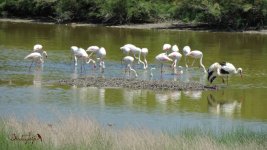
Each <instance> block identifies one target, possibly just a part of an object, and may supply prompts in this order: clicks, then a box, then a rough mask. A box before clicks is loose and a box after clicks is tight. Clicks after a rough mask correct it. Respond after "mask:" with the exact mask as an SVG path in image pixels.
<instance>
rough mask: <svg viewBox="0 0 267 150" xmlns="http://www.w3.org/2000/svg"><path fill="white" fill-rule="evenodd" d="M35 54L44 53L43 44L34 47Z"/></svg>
mask: <svg viewBox="0 0 267 150" xmlns="http://www.w3.org/2000/svg"><path fill="white" fill-rule="evenodd" d="M33 52H38V53H42V52H43V45H41V44H35V45H34V46H33Z"/></svg>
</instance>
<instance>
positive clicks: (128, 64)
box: [122, 56, 138, 77]
mask: <svg viewBox="0 0 267 150" xmlns="http://www.w3.org/2000/svg"><path fill="white" fill-rule="evenodd" d="M122 62H123V63H124V64H126V65H125V73H126V72H127V69H128V71H129V75H130V72H131V71H133V72H134V73H135V77H137V76H138V75H137V73H136V71H135V70H134V69H133V68H132V63H133V62H134V58H133V57H132V56H125V57H124V58H123V59H122Z"/></svg>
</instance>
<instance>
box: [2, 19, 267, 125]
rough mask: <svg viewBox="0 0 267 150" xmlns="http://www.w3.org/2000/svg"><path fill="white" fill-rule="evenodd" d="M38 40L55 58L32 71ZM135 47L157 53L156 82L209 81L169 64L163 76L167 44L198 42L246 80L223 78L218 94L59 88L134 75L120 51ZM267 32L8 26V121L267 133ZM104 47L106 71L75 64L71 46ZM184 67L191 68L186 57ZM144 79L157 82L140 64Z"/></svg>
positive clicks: (211, 58)
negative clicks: (87, 121)
mask: <svg viewBox="0 0 267 150" xmlns="http://www.w3.org/2000/svg"><path fill="white" fill-rule="evenodd" d="M36 43H41V44H42V45H43V46H44V49H45V50H46V51H47V53H48V59H47V60H45V63H44V65H43V66H37V67H36V68H34V67H33V68H32V69H31V71H28V67H29V65H30V63H31V62H30V61H27V60H24V59H23V58H24V57H25V56H26V55H27V54H29V53H30V52H31V50H32V47H33V45H34V44H36ZM126 43H133V44H135V45H137V46H140V47H147V48H148V49H149V54H148V58H147V59H148V62H149V68H151V67H156V70H154V71H153V74H154V76H153V79H154V80H173V81H174V82H179V81H185V82H189V81H197V82H201V83H203V84H207V81H206V76H205V75H204V74H203V73H202V71H201V69H199V68H198V66H197V65H195V67H193V68H189V69H188V70H186V69H183V71H184V74H182V75H179V76H177V75H172V74H171V70H170V68H169V67H165V72H164V75H163V76H162V77H161V76H160V71H159V70H158V69H159V64H157V63H156V62H155V61H154V57H155V56H156V55H157V54H158V53H160V52H161V51H162V50H161V49H162V45H163V44H164V43H170V44H178V46H179V49H180V50H182V47H183V46H185V45H190V46H191V48H192V49H199V50H201V51H202V52H203V53H204V60H203V64H204V65H205V66H206V68H207V67H208V66H209V65H211V64H212V63H213V62H215V61H224V60H226V61H229V62H231V63H233V64H234V65H235V66H236V67H242V68H243V71H244V76H243V79H241V78H240V77H239V76H235V77H231V78H230V80H229V85H228V86H227V85H224V84H222V83H221V80H220V79H216V80H215V84H217V85H218V86H219V87H220V89H219V90H218V91H150V90H129V89H121V88H105V89H103V88H93V87H75V86H73V87H69V86H59V85H58V84H57V83H58V80H60V79H73V78H77V77H87V76H103V77H105V78H110V77H125V78H132V77H133V76H130V77H129V76H128V75H126V76H125V75H124V70H123V68H124V66H123V65H121V62H120V60H121V58H122V57H123V54H122V53H121V52H120V50H119V47H121V46H122V45H124V44H126ZM266 43H267V35H262V34H243V33H216V32H212V33H210V32H194V31H175V30H136V29H119V28H107V27H84V26H82V27H78V26H76V27H75V26H70V25H44V24H28V23H7V22H0V78H1V79H0V93H1V95H0V117H6V116H10V115H14V116H17V117H19V118H21V119H24V118H25V119H26V118H28V117H31V116H36V117H38V118H40V119H41V120H44V121H49V122H53V121H55V120H58V119H61V118H62V117H66V116H68V115H78V116H86V117H90V118H93V119H95V120H97V121H99V122H101V123H103V124H104V125H105V124H107V123H112V124H114V125H115V126H117V127H127V126H135V127H136V126H138V127H147V128H152V129H156V130H158V129H175V130H180V129H184V128H188V127H203V128H209V129H214V130H222V129H226V130H227V129H231V128H232V127H235V126H244V127H247V128H251V129H255V130H257V129H266V128H267V109H266V106H267V99H266V97H267V93H266V89H267V78H266V74H267V71H266V67H265V64H267V59H266V58H267V45H266ZM72 45H77V46H80V47H83V48H85V49H86V48H87V47H88V46H91V45H98V46H103V47H105V48H106V50H107V57H106V60H105V63H106V69H105V72H104V74H100V73H99V72H98V71H93V66H92V65H87V66H86V71H85V72H84V71H83V72H82V73H81V70H80V64H79V65H78V67H77V68H76V69H74V66H73V64H72V60H71V55H70V46H72ZM179 65H181V66H184V60H183V59H182V60H181V62H180V63H179ZM134 68H135V69H136V70H137V73H138V74H139V78H140V79H145V80H150V70H149V69H148V70H147V71H144V70H142V66H141V65H139V64H135V65H134Z"/></svg>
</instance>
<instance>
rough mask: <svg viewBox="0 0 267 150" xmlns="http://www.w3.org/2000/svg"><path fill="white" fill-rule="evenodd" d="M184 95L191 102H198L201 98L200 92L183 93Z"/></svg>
mask: <svg viewBox="0 0 267 150" xmlns="http://www.w3.org/2000/svg"><path fill="white" fill-rule="evenodd" d="M184 95H185V96H187V97H189V98H190V99H193V100H199V99H201V97H202V91H200V90H199V91H190V90H188V91H184Z"/></svg>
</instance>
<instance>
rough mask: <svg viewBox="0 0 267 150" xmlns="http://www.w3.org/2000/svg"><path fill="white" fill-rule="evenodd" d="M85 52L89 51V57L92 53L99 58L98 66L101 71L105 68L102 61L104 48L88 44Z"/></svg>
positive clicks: (104, 54) (105, 53)
mask: <svg viewBox="0 0 267 150" xmlns="http://www.w3.org/2000/svg"><path fill="white" fill-rule="evenodd" d="M86 52H91V54H90V55H89V57H90V56H91V55H93V54H96V59H97V60H100V62H99V67H100V70H101V72H102V73H103V72H104V68H105V62H104V58H105V57H106V55H107V52H106V49H105V48H104V47H100V48H99V47H98V46H90V47H88V48H87V50H86Z"/></svg>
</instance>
